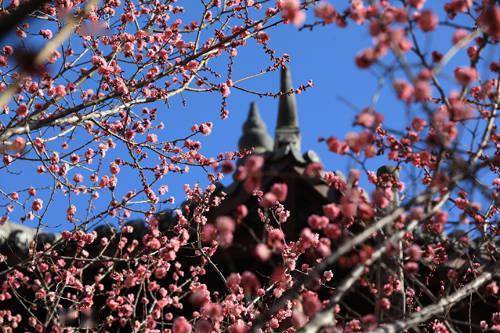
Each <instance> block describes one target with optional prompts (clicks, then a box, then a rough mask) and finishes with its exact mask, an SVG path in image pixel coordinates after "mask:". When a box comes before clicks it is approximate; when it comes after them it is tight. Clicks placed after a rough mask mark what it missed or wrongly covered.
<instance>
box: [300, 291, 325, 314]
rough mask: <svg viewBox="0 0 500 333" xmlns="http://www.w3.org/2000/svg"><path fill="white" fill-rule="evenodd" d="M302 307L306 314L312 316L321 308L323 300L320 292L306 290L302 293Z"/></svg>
mask: <svg viewBox="0 0 500 333" xmlns="http://www.w3.org/2000/svg"><path fill="white" fill-rule="evenodd" d="M302 307H303V308H304V313H305V314H306V316H308V317H311V316H313V315H315V314H316V312H318V311H319V310H321V307H322V306H321V301H320V300H319V297H318V294H317V293H315V292H312V291H306V292H304V293H303V294H302Z"/></svg>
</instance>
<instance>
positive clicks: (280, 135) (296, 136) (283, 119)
mask: <svg viewBox="0 0 500 333" xmlns="http://www.w3.org/2000/svg"><path fill="white" fill-rule="evenodd" d="M280 91H281V93H282V95H281V96H280V99H279V106H278V121H277V123H276V138H275V140H274V149H275V150H278V149H281V148H282V147H287V146H288V147H290V148H292V149H295V150H297V151H298V152H299V153H300V131H299V118H298V115H297V102H296V101H295V95H294V94H293V93H292V94H291V93H290V92H292V91H293V85H292V76H291V74H290V71H289V70H288V68H286V67H282V69H281V84H280ZM285 149H286V148H285Z"/></svg>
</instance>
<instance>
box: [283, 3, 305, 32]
mask: <svg viewBox="0 0 500 333" xmlns="http://www.w3.org/2000/svg"><path fill="white" fill-rule="evenodd" d="M278 7H279V9H280V11H281V17H282V18H283V19H285V20H286V21H288V22H291V23H292V24H294V25H295V26H300V25H302V23H304V21H305V19H306V14H305V12H304V11H303V10H301V9H300V1H299V0H280V1H279V2H278Z"/></svg>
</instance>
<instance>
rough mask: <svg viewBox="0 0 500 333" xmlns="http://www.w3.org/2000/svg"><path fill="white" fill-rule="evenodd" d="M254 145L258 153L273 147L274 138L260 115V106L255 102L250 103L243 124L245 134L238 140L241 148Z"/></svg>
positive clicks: (248, 147)
mask: <svg viewBox="0 0 500 333" xmlns="http://www.w3.org/2000/svg"><path fill="white" fill-rule="evenodd" d="M252 147H253V148H254V152H255V153H257V154H261V153H264V152H266V151H271V150H272V149H273V139H272V138H271V136H270V135H269V133H268V132H267V127H266V124H265V123H264V121H263V120H262V118H261V117H260V112H259V108H258V107H257V104H256V103H255V102H252V103H251V104H250V111H249V112H248V117H247V120H246V121H245V123H244V124H243V134H242V136H241V138H240V140H239V141H238V148H239V149H240V150H243V149H250V148H252Z"/></svg>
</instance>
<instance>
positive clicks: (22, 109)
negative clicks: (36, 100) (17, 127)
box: [16, 103, 29, 117]
mask: <svg viewBox="0 0 500 333" xmlns="http://www.w3.org/2000/svg"><path fill="white" fill-rule="evenodd" d="M28 113H29V111H28V106H27V105H26V104H24V103H23V104H21V105H19V106H18V108H17V110H16V114H17V115H18V116H19V117H26V116H27V115H28Z"/></svg>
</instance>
